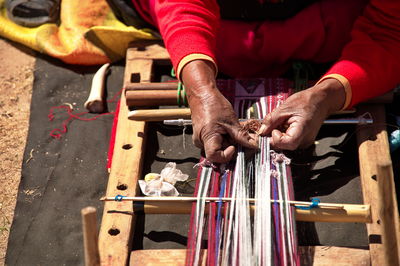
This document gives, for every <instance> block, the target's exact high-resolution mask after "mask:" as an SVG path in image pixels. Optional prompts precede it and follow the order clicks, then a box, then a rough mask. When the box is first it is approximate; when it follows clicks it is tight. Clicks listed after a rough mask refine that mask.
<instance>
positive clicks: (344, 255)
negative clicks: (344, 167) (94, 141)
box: [99, 44, 399, 265]
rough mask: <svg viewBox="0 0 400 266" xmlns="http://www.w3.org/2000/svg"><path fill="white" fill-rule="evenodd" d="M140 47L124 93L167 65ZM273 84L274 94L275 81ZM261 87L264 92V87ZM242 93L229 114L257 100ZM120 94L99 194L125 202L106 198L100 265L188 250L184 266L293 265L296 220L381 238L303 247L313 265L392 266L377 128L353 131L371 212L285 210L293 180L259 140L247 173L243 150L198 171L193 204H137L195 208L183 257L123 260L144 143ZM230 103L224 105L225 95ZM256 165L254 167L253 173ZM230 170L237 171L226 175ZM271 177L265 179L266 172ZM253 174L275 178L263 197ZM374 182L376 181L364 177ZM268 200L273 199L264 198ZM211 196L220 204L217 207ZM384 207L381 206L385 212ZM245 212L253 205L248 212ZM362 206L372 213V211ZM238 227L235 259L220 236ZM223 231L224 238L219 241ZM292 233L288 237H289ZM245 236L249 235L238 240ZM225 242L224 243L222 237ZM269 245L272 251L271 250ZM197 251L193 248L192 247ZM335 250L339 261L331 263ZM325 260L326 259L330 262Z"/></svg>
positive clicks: (386, 176) (385, 160)
mask: <svg viewBox="0 0 400 266" xmlns="http://www.w3.org/2000/svg"><path fill="white" fill-rule="evenodd" d="M146 45H147V46H143V44H139V45H135V46H134V47H132V48H130V49H128V52H127V61H126V72H125V73H126V74H125V81H124V88H125V89H127V88H129V87H132V84H133V85H135V84H147V83H151V82H152V70H153V64H156V63H157V64H168V63H169V62H168V58H169V57H168V54H167V53H166V51H165V49H164V48H162V47H161V46H159V45H157V44H155V45H154V44H153V45H148V44H146ZM278 81H279V80H278ZM137 82H140V83H137ZM264 82H265V81H264ZM282 82H284V81H282ZM247 85H248V84H247ZM270 85H271V86H274V87H277V86H276V84H270ZM222 87H223V86H222ZM250 87H252V88H253V89H254V91H251V93H254V92H256V93H257V88H258V86H250ZM262 87H263V88H266V87H267V88H269V87H270V86H262ZM278 87H279V86H278ZM219 88H220V85H219ZM126 91H128V90H126ZM247 92H249V91H247ZM262 94H263V95H272V94H271V93H269V94H268V92H267V93H266V92H265V91H263V92H262ZM287 95H288V91H283V92H280V94H279V93H278V96H277V97H265V98H262V100H261V101H260V102H259V103H257V104H256V107H255V108H253V110H256V112H253V113H257V114H258V115H260V116H263V115H265V113H266V112H268V111H271V108H274V107H275V106H276V104H279V102H280V101H282V100H284V98H286V97H287ZM178 96H179V95H178ZM238 96H239V97H238ZM241 96H243V97H242V99H241V98H240V97H241ZM247 96H248V95H236V98H235V110H236V111H239V110H246V109H247V108H246V107H249V106H250V105H251V104H252V103H253V102H254V99H249V98H248V97H247ZM126 97H127V94H125V93H123V95H122V99H121V104H120V105H121V106H120V110H119V114H118V124H117V128H116V132H117V133H116V139H115V147H114V153H113V163H112V166H111V172H110V178H109V183H108V187H107V192H106V196H107V197H115V196H116V195H118V194H123V195H124V196H125V198H126V199H127V200H122V201H107V202H106V203H105V207H104V213H103V219H102V224H101V228H100V235H99V253H100V262H101V264H102V265H126V264H128V263H129V262H128V260H129V257H130V264H132V265H158V264H169V265H183V264H184V263H185V253H187V256H186V263H187V264H188V265H200V264H202V265H205V264H206V263H208V264H209V265H220V264H222V265H232V264H233V265H234V264H237V265H244V262H246V263H249V265H254V263H253V262H256V261H257V262H259V264H262V263H265V265H268V263H269V262H272V263H275V265H278V264H279V265H299V259H298V255H297V254H298V253H297V251H296V250H297V247H296V239H295V237H294V232H295V229H294V228H293V223H292V222H290V223H286V221H294V217H295V218H296V220H302V221H332V222H339V221H340V222H363V223H368V224H367V229H368V234H369V235H370V236H372V235H379V236H381V237H382V241H381V242H380V243H377V242H370V245H369V250H358V249H352V248H339V247H333V248H332V249H330V250H324V249H323V248H318V247H313V248H312V252H311V253H310V252H307V250H309V249H310V248H309V247H306V248H303V247H299V248H300V252H299V253H300V254H302V256H311V257H312V259H311V261H313V262H314V263H318V261H319V260H320V261H321V263H323V262H325V263H326V262H329V260H331V259H335V262H340V260H342V261H343V262H347V264H360V263H372V265H390V264H391V263H393V262H396V261H398V254H399V252H398V248H399V245H398V241H399V235H398V233H396V232H399V230H398V228H399V227H398V226H399V225H398V216H396V212H395V211H394V210H397V203H396V197H395V191H394V187H393V173H392V169H391V162H390V155H389V153H388V143H387V135H386V131H385V130H384V127H383V126H380V127H379V126H377V127H369V128H368V127H366V128H364V129H363V130H360V131H359V132H358V139H359V154H360V166H361V167H360V168H361V169H360V170H361V177H362V184H363V195H364V203H365V204H368V205H360V206H357V205H354V206H350V205H349V206H347V205H345V204H344V205H342V206H341V207H339V208H338V207H333V208H332V207H328V208H325V209H324V208H323V207H322V204H321V208H315V209H310V208H304V209H301V208H295V207H294V206H293V205H292V204H291V200H292V199H293V197H292V196H293V193H292V192H290V191H288V190H289V189H290V187H292V185H291V183H292V182H291V179H290V178H287V177H290V168H288V165H287V161H285V159H284V157H281V156H276V157H279V158H273V157H274V155H272V156H271V152H270V151H269V144H268V141H267V139H262V140H261V141H260V145H261V149H260V151H261V153H260V154H257V155H255V163H253V166H250V165H251V164H250V163H249V164H246V165H245V163H244V162H245V161H246V160H245V159H244V153H243V152H239V153H238V158H237V159H236V166H235V167H233V166H232V165H227V166H226V168H225V169H223V170H222V171H220V170H218V171H216V170H213V169H212V168H209V167H204V168H203V169H202V171H201V173H202V174H201V175H202V176H203V178H198V180H199V182H200V181H201V180H203V181H209V182H210V184H209V185H207V186H204V187H207V189H204V188H203V189H200V188H201V187H202V186H200V183H199V185H198V189H197V191H198V194H197V197H198V201H197V203H192V202H191V201H188V202H184V201H175V202H161V201H160V202H154V204H153V203H152V202H146V203H145V204H144V206H143V210H144V212H145V213H188V212H189V211H188V209H191V205H192V204H193V209H197V210H198V211H197V212H194V214H192V215H193V217H192V220H194V221H193V222H192V223H191V226H192V228H191V231H190V233H189V243H188V250H187V251H185V250H138V251H134V252H132V253H131V254H130V252H131V250H130V246H131V241H132V234H133V231H134V225H135V219H136V215H135V211H136V210H135V208H134V204H132V202H131V201H129V200H128V198H129V197H137V196H138V195H139V194H138V190H137V180H138V179H139V178H140V177H141V176H142V172H141V171H142V170H141V165H142V162H143V151H144V143H145V138H146V122H143V121H129V120H128V119H127V117H128V113H129V108H128V106H127V100H126ZM227 98H228V99H229V95H228V96H227ZM175 99H176V90H175ZM272 99H275V100H276V102H272V101H271V100H272ZM366 110H367V111H368V112H370V113H371V115H372V116H373V117H374V119H375V120H378V121H379V119H384V113H383V110H382V108H381V107H379V106H377V107H373V108H367V109H366ZM364 111H365V110H364ZM380 121H382V120H380ZM371 136H374V139H373V141H371V140H370V139H371ZM133 147H134V148H133ZM371 149H375V151H377V152H371ZM377 153H379V154H377ZM254 165H257V166H258V167H257V168H256V167H254ZM232 169H235V170H234V171H233V170H232ZM268 171H270V172H271V173H272V174H268ZM266 173H267V174H266ZM259 175H265V176H268V177H270V176H272V177H271V182H272V186H271V187H272V189H271V191H270V192H268V191H264V190H265V189H266V188H267V187H270V186H265V184H264V185H263V184H257V185H256V186H255V190H254V191H253V190H251V189H250V188H252V186H247V183H246V182H249V180H246V179H245V178H250V179H251V180H253V181H254V182H261V180H262V182H268V183H269V182H270V181H269V180H267V178H256V177H257V176H259ZM371 176H373V177H374V178H371ZM210 177H211V178H210ZM229 180H230V182H228V183H230V186H235V189H229V190H230V191H231V193H233V194H234V193H239V194H238V195H236V197H237V198H239V199H237V200H235V201H230V200H227V201H221V198H223V197H225V198H226V197H234V196H235V195H230V194H226V193H227V192H224V191H225V190H224V189H223V188H225V189H226V190H228V187H229V186H228V185H227V184H226V182H227V181H229ZM233 180H235V182H237V184H236V185H234V182H233ZM377 181H378V182H377ZM286 182H287V183H286ZM216 184H221V186H220V187H219V186H217V185H216ZM203 185H204V184H203ZM276 186H279V187H281V188H282V189H281V190H280V191H279V190H277V189H275V187H276ZM208 187H210V189H208ZM245 188H248V189H245ZM260 189H264V190H260ZM201 190H203V191H204V194H203V193H200V191H201ZM208 191H210V193H211V194H208V196H209V197H216V198H217V200H215V201H207V200H206V199H207V198H206V195H207V194H206V193H208ZM383 191H386V193H383ZM378 192H379V193H378ZM269 193H272V196H271V197H270V196H269V195H270V194H269ZM218 198H219V199H220V200H219V201H218ZM250 198H255V199H256V201H255V203H254V204H259V205H258V206H256V207H253V206H251V205H253V204H250V203H249V201H248V200H247V199H250ZM270 198H272V199H276V200H277V201H273V202H272V204H271V203H269V204H262V203H265V202H271V200H270ZM142 200H143V199H142ZM206 201H207V202H208V204H207V209H209V211H208V226H209V229H205V228H204V229H203V225H202V223H203V222H204V219H205V218H204V212H203V211H199V210H201V209H203V208H204V206H205V205H206V204H205V203H206ZM257 202H258V203H257ZM383 202H385V203H386V204H385V205H384V204H383ZM311 205H313V204H312V203H310V204H308V205H307V204H306V205H305V206H306V207H307V206H308V207H310V206H311ZM328 205H329V204H328ZM333 205H334V204H333ZM249 206H250V207H252V208H249ZM260 206H261V207H260ZM222 207H223V208H222ZM353 208H354V209H353ZM369 208H371V210H370V209H369ZM271 210H272V212H273V213H274V216H273V219H272V220H269V219H268V218H266V217H268V216H266V215H265V214H266V213H270V212H271ZM235 212H236V213H235ZM250 212H254V215H253V216H251V215H250ZM389 213H391V215H389ZM243 214H245V215H243ZM275 214H276V215H275ZM223 215H228V218H232V217H233V216H236V217H239V218H240V219H238V221H235V223H233V225H232V224H230V222H229V221H232V219H224V220H223V221H224V222H222V219H221V216H223ZM251 217H253V218H251ZM283 217H285V218H283ZM263 219H264V220H263ZM239 220H240V221H239ZM250 220H253V221H254V228H251V225H250ZM267 220H269V221H270V224H268V221H267ZM239 223H240V224H241V225H243V226H237V227H236V228H234V229H233V231H234V230H239V229H240V230H245V231H240V232H238V231H236V233H235V236H236V237H238V236H240V240H238V241H239V242H240V241H244V242H240V243H241V249H240V252H239V253H240V254H238V253H237V252H238V249H237V245H238V243H239V242H238V241H236V242H232V244H227V243H226V242H224V241H226V240H228V239H229V238H230V237H229V236H226V235H228V234H229V232H230V231H229V230H226V228H228V227H231V226H233V227H235V226H234V225H238V224H239ZM222 224H223V226H222ZM196 225H197V226H196ZM271 227H275V230H271V229H270V228H271ZM202 230H203V231H204V230H207V231H208V239H209V241H210V242H209V246H208V251H207V254H206V252H205V251H204V250H201V249H200V245H199V244H198V243H199V241H200V242H201V240H199V239H201V235H202V232H201V231H202ZM222 230H226V231H225V234H224V236H222V234H221V231H222ZM252 230H254V231H253V232H254V237H253V238H252V237H251V236H249V234H251V231H252ZM289 231H291V232H290V233H288V232H289ZM273 232H275V233H273ZM285 232H287V235H288V237H287V238H285V239H284V238H282V235H284V234H285ZM245 235H247V236H246V237H244V236H245ZM260 236H262V237H260ZM222 238H225V239H223V240H222ZM190 239H192V240H190ZM196 239H197V240H196ZM266 239H271V240H266ZM196 241H197V242H196ZM222 242H224V244H223V246H224V247H223V249H222V250H219V247H220V246H221V243H222ZM267 242H268V245H267ZM271 243H272V244H273V245H275V247H274V246H273V245H272V244H271ZM229 245H231V248H230V249H229V248H227V247H228V246H229ZM270 245H272V246H270ZM195 246H196V248H194V247H195ZM243 248H244V249H243ZM283 249H290V251H286V252H283V251H282V250H283ZM337 253H340V254H341V255H340V256H337V255H336V254H337ZM150 254H151V256H150ZM232 254H233V255H232ZM350 254H351V255H350ZM249 256H250V257H251V259H250V257H249ZM261 256H262V257H261ZM206 260H208V261H206ZM232 260H233V261H232ZM260 262H262V263H260ZM331 263H333V262H332V261H331Z"/></svg>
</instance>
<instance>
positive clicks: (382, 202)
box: [377, 162, 400, 265]
mask: <svg viewBox="0 0 400 266" xmlns="http://www.w3.org/2000/svg"><path fill="white" fill-rule="evenodd" d="M377 167H378V168H377V173H378V176H377V179H378V180H377V181H378V199H379V204H378V209H379V214H380V217H381V221H380V225H381V227H382V245H383V252H384V253H385V256H384V258H385V265H400V250H399V245H400V243H399V240H400V227H399V214H398V212H397V210H398V208H397V199H396V192H395V186H394V184H393V183H394V181H393V170H392V164H391V162H387V163H383V164H382V163H381V164H378V166H377ZM393 210H395V211H393Z"/></svg>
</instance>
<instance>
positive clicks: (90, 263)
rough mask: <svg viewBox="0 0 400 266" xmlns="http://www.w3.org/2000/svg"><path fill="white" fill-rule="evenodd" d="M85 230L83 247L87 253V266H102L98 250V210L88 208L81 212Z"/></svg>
mask: <svg viewBox="0 0 400 266" xmlns="http://www.w3.org/2000/svg"><path fill="white" fill-rule="evenodd" d="M81 215H82V228H83V246H84V251H85V265H86V266H95V265H100V256H99V248H98V236H97V222H96V208H94V207H86V208H83V209H82V210H81Z"/></svg>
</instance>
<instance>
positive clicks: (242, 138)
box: [224, 125, 258, 149]
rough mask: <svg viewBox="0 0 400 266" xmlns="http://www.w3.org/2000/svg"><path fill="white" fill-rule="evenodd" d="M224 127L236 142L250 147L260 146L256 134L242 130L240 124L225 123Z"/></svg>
mask: <svg viewBox="0 0 400 266" xmlns="http://www.w3.org/2000/svg"><path fill="white" fill-rule="evenodd" d="M224 128H225V130H226V131H227V133H228V135H229V136H230V137H231V138H232V141H233V142H234V143H238V144H240V145H242V146H243V147H246V148H250V149H257V148H258V142H257V139H258V138H257V135H256V134H250V133H249V132H248V131H246V130H242V128H241V127H240V126H239V125H224Z"/></svg>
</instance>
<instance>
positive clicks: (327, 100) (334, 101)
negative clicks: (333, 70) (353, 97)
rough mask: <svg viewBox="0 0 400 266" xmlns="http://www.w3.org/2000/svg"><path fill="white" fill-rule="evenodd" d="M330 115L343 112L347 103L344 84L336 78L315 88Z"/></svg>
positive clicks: (322, 82)
mask: <svg viewBox="0 0 400 266" xmlns="http://www.w3.org/2000/svg"><path fill="white" fill-rule="evenodd" d="M314 88H315V90H316V91H317V92H318V94H319V95H321V96H322V103H323V104H324V105H325V107H326V108H327V112H328V114H332V113H334V112H337V111H339V110H341V109H342V108H343V106H344V104H345V102H346V91H345V88H344V86H343V84H342V83H341V82H340V81H338V80H337V79H334V78H328V79H325V80H323V81H321V82H320V83H318V84H317V85H315V86H314Z"/></svg>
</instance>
